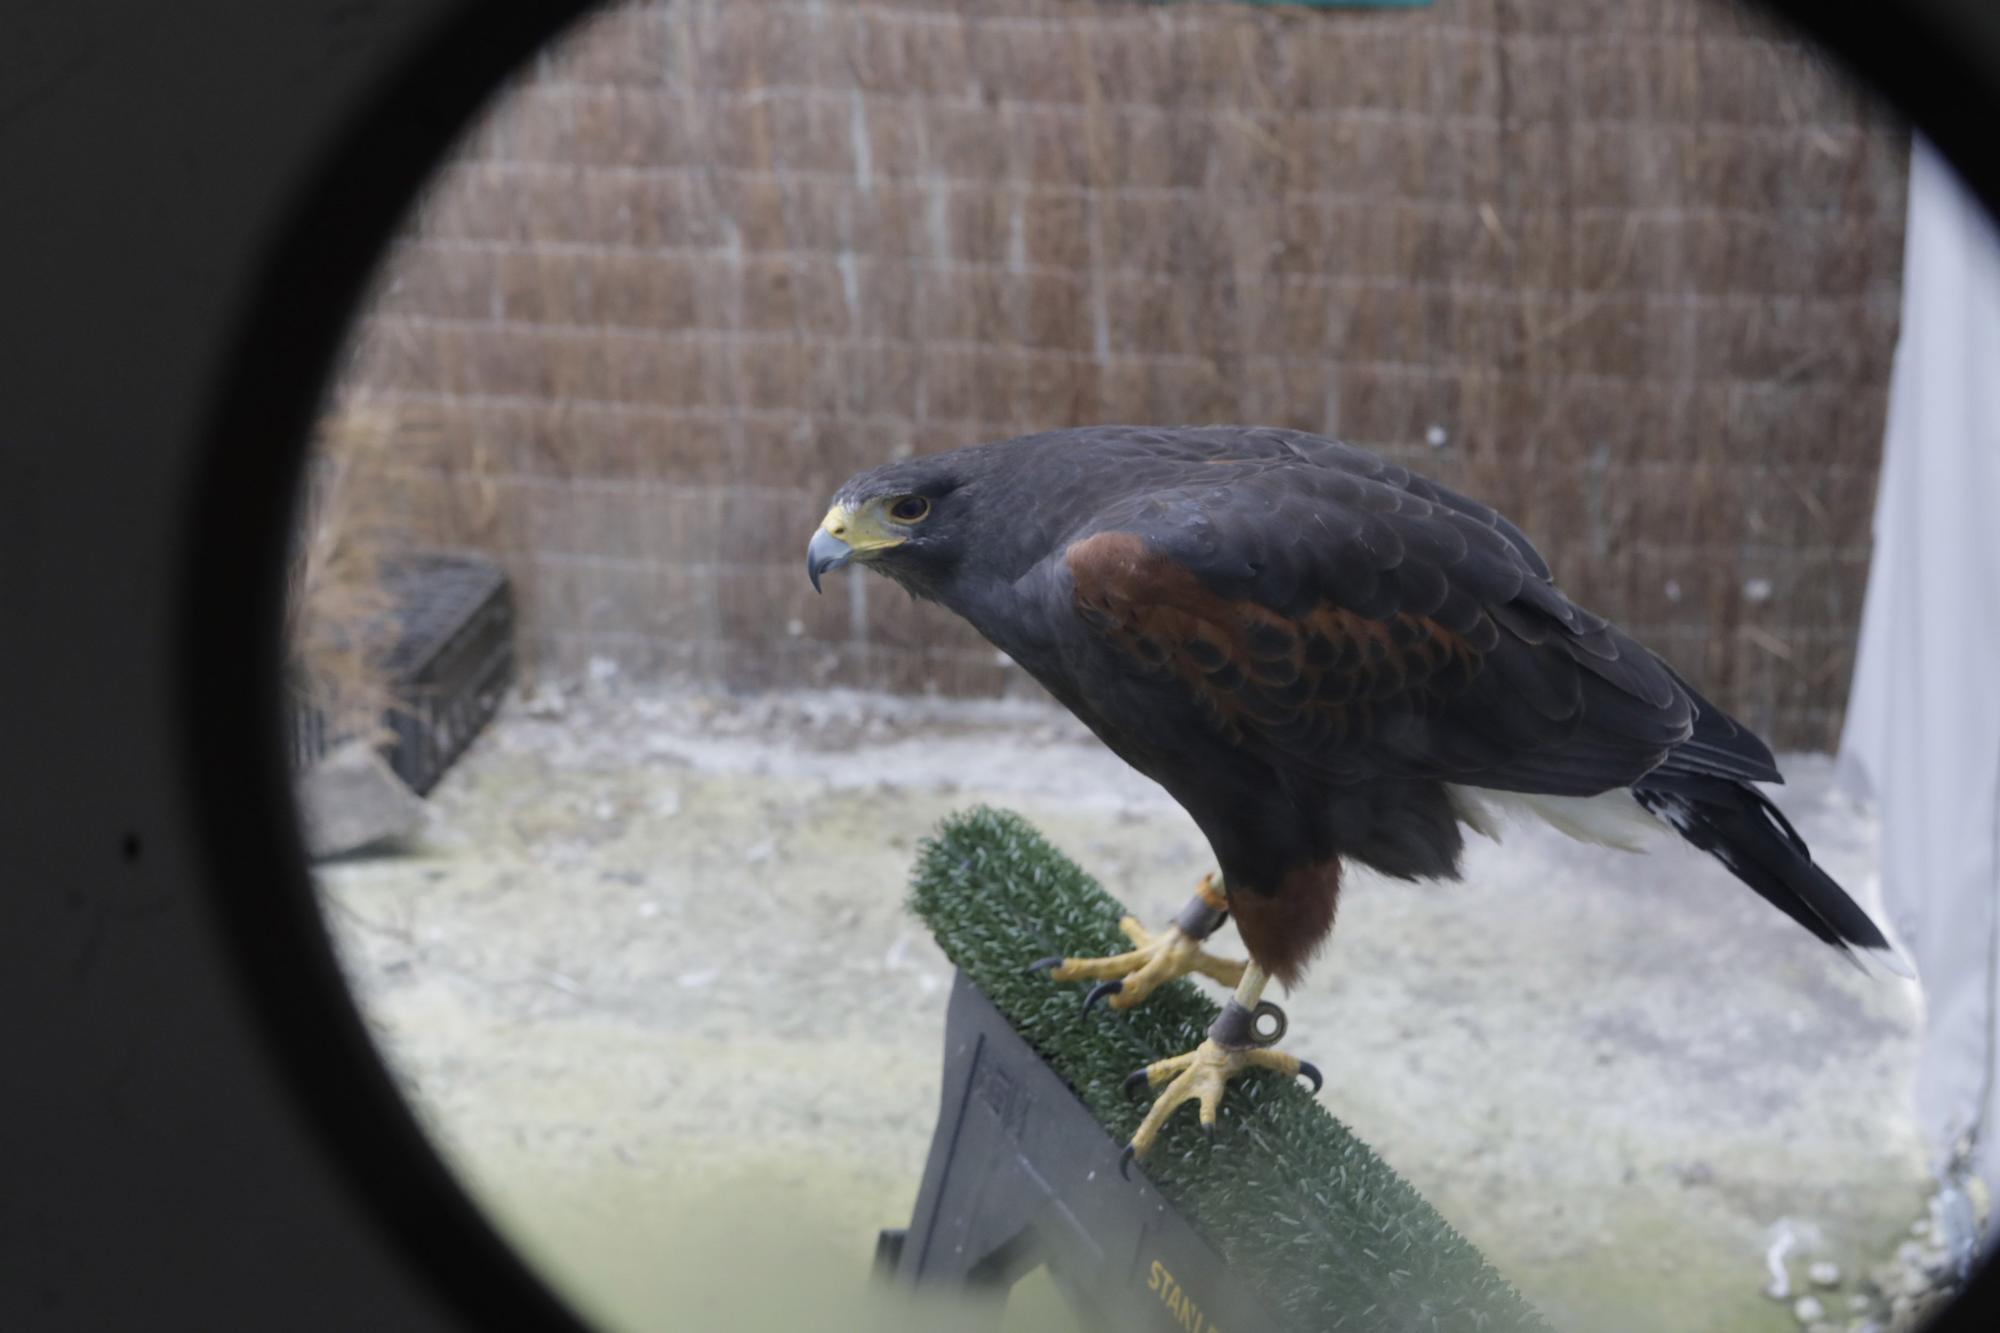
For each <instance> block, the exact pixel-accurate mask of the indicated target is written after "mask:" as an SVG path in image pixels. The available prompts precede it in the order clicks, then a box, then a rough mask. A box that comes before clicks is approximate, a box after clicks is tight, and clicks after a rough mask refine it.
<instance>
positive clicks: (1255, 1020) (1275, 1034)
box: [1250, 1000, 1291, 1046]
mask: <svg viewBox="0 0 2000 1333" xmlns="http://www.w3.org/2000/svg"><path fill="white" fill-rule="evenodd" d="M1266 1019H1268V1020H1270V1026H1269V1027H1268V1028H1266V1027H1265V1025H1264V1024H1265V1020H1266ZM1290 1026H1291V1020H1290V1019H1288V1018H1286V1017H1285V1011H1284V1010H1283V1009H1280V1008H1279V1007H1278V1006H1277V1005H1275V1004H1273V1003H1271V1002H1270V1001H1269V1000H1259V1001H1257V1007H1256V1008H1255V1009H1253V1010H1251V1011H1250V1040H1251V1042H1252V1043H1254V1044H1255V1045H1258V1046H1276V1045H1277V1044H1278V1043H1279V1042H1281V1041H1283V1040H1284V1039H1285V1029H1286V1028H1288V1027H1290Z"/></svg>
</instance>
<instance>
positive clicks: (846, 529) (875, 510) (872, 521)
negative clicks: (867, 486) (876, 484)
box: [820, 500, 908, 556]
mask: <svg viewBox="0 0 2000 1333" xmlns="http://www.w3.org/2000/svg"><path fill="white" fill-rule="evenodd" d="M820 527H822V528H824V529H825V530H826V532H827V535H829V536H832V537H838V538H839V539H840V540H842V541H844V542H846V543H847V545H848V546H849V547H850V548H852V550H853V551H854V553H855V555H857V556H860V555H866V554H867V553H868V552H870V551H886V550H888V549H889V548H890V547H892V546H901V545H902V544H903V543H904V542H905V541H906V540H908V539H907V538H906V537H904V536H903V534H901V533H899V532H896V531H894V530H892V529H891V528H890V527H889V525H888V522H887V521H886V520H885V519H884V517H883V514H882V502H881V501H880V500H870V501H869V502H868V503H867V504H864V505H863V506H861V511H860V512H859V513H856V512H855V511H853V510H851V509H849V508H848V507H847V506H845V505H835V506H834V507H833V508H831V509H829V510H827V511H826V517H825V518H824V519H822V520H821V521H820Z"/></svg>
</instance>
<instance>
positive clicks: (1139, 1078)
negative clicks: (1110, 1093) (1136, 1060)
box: [1119, 1066, 1146, 1097]
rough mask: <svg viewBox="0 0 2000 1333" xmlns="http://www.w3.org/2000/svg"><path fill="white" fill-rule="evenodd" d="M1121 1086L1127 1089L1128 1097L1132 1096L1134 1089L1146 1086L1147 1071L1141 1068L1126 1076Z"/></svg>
mask: <svg viewBox="0 0 2000 1333" xmlns="http://www.w3.org/2000/svg"><path fill="white" fill-rule="evenodd" d="M1119 1086H1120V1087H1122V1088H1124V1089H1125V1095H1126V1096H1128V1097H1129V1096H1131V1095H1132V1090H1133V1089H1134V1088H1142V1087H1144V1086H1146V1070H1145V1068H1144V1066H1141V1067H1140V1068H1138V1069H1135V1070H1133V1071H1132V1072H1131V1073H1129V1074H1127V1075H1126V1076H1125V1081H1124V1082H1123V1083H1122V1084H1120V1085H1119Z"/></svg>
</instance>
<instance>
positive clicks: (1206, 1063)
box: [1118, 963, 1321, 1171]
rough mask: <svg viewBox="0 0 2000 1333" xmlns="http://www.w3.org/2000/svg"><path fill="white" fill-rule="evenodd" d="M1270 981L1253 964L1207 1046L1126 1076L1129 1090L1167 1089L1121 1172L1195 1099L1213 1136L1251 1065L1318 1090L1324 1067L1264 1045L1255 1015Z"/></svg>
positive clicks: (1141, 1125)
mask: <svg viewBox="0 0 2000 1333" xmlns="http://www.w3.org/2000/svg"><path fill="white" fill-rule="evenodd" d="M1268 981H1269V978H1268V977H1267V976H1265V974H1264V969H1263V968H1261V967H1258V966H1257V965H1256V964H1255V963H1251V964H1248V965H1247V966H1246V967H1245V968H1244V972H1243V981H1242V983H1241V984H1240V985H1238V986H1237V988H1236V993H1235V994H1234V995H1232V996H1231V997H1230V999H1229V1003H1228V1004H1227V1005H1225V1006H1224V1007H1223V1010H1222V1014H1221V1016H1220V1017H1218V1018H1217V1019H1216V1020H1215V1022H1214V1023H1213V1024H1211V1025H1210V1026H1209V1029H1208V1037H1207V1039H1206V1040H1204V1041H1203V1042H1202V1044H1201V1045H1199V1046H1197V1047H1195V1048H1194V1049H1193V1050H1191V1051H1188V1052H1187V1053H1186V1054H1183V1055H1173V1056H1168V1057H1167V1058H1166V1059H1164V1060H1155V1061H1154V1062H1153V1063H1152V1064H1149V1065H1147V1066H1146V1067H1145V1068H1144V1069H1140V1070H1136V1071H1134V1072H1133V1074H1132V1076H1131V1077H1130V1078H1128V1079H1126V1080H1125V1084H1126V1086H1127V1087H1128V1088H1129V1087H1133V1086H1135V1085H1137V1084H1140V1083H1144V1084H1145V1085H1146V1086H1147V1087H1148V1088H1164V1090H1163V1091H1162V1092H1161V1093H1160V1095H1159V1096H1158V1097H1157V1098H1155V1099H1154V1101H1153V1105H1152V1106H1151V1107H1150V1108H1149V1109H1148V1110H1147V1112H1146V1118H1145V1119H1144V1120H1142V1121H1140V1122H1139V1128H1138V1129H1137V1130H1136V1131H1134V1133H1133V1135H1132V1141H1131V1142H1130V1143H1129V1144H1127V1145H1126V1147H1125V1155H1124V1156H1123V1157H1122V1158H1121V1159H1120V1160H1119V1163H1118V1169H1119V1170H1120V1171H1123V1170H1124V1169H1125V1167H1126V1166H1127V1165H1128V1164H1129V1163H1130V1162H1131V1161H1132V1159H1133V1158H1135V1157H1136V1158H1140V1159H1144V1157H1145V1156H1146V1154H1147V1153H1149V1152H1151V1151H1152V1149H1153V1143H1154V1141H1155V1140H1157V1139H1158V1138H1159V1137H1160V1130H1161V1128H1162V1127H1163V1126H1164V1125H1165V1124H1166V1123H1167V1117H1169V1116H1171V1115H1172V1114H1173V1113H1174V1112H1175V1111H1177V1110H1179V1109H1180V1108H1181V1107H1182V1106H1185V1105H1186V1104H1187V1103H1189V1102H1194V1103H1196V1104H1197V1105H1198V1106H1199V1107H1200V1115H1201V1125H1202V1128H1203V1129H1204V1130H1206V1131H1207V1132H1209V1133H1211V1134H1213V1133H1214V1132H1215V1118H1216V1115H1217V1113H1218V1112H1219V1111H1220V1110H1221V1109H1222V1093H1223V1089H1225V1088H1226V1087H1228V1086H1229V1080H1230V1079H1232V1078H1234V1077H1236V1076H1237V1075H1238V1074H1240V1073H1242V1072H1243V1071H1244V1070H1246V1069H1274V1070H1276V1071H1277V1072H1278V1073H1280V1074H1283V1075H1284V1076H1285V1077H1287V1078H1291V1077H1293V1076H1295V1075H1298V1074H1304V1075H1305V1076H1306V1077H1307V1078H1309V1079H1311V1080H1312V1085H1313V1091H1314V1092H1318V1091H1319V1090H1320V1086H1321V1080H1320V1074H1319V1070H1317V1069H1315V1068H1313V1066H1311V1065H1310V1064H1307V1063H1306V1062H1305V1061H1304V1060H1301V1059H1299V1058H1298V1057H1297V1056H1295V1055H1287V1054H1285V1053H1284V1052H1283V1051H1274V1050H1270V1049H1268V1047H1266V1046H1263V1045H1260V1044H1258V1042H1259V1039H1258V1036H1257V1033H1256V1019H1255V1016H1256V1014H1257V1009H1258V1005H1259V1003H1260V1002H1261V1001H1262V999H1263V996H1264V987H1265V985H1266V984H1267V983H1268ZM1282 1035H1284V1029H1283V1027H1282V1026H1281V1027H1280V1028H1279V1029H1278V1031H1277V1033H1276V1034H1274V1035H1273V1036H1272V1037H1271V1040H1272V1041H1276V1040H1277V1038H1278V1037H1280V1036H1282Z"/></svg>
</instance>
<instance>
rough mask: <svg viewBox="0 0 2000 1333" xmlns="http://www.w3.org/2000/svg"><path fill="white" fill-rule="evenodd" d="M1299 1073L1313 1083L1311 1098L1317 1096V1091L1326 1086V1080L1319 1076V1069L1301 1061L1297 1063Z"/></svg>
mask: <svg viewBox="0 0 2000 1333" xmlns="http://www.w3.org/2000/svg"><path fill="white" fill-rule="evenodd" d="M1299 1072H1300V1073H1301V1074H1303V1075H1305V1076H1306V1077H1307V1078H1309V1079H1311V1080H1312V1081H1313V1096H1315V1097H1317V1096H1319V1090H1320V1089H1321V1088H1323V1087H1325V1086H1326V1080H1325V1079H1323V1078H1321V1077H1320V1076H1319V1069H1318V1068H1317V1067H1316V1066H1314V1065H1312V1064H1310V1063H1309V1062H1307V1061H1305V1060H1301V1061H1299Z"/></svg>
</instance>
